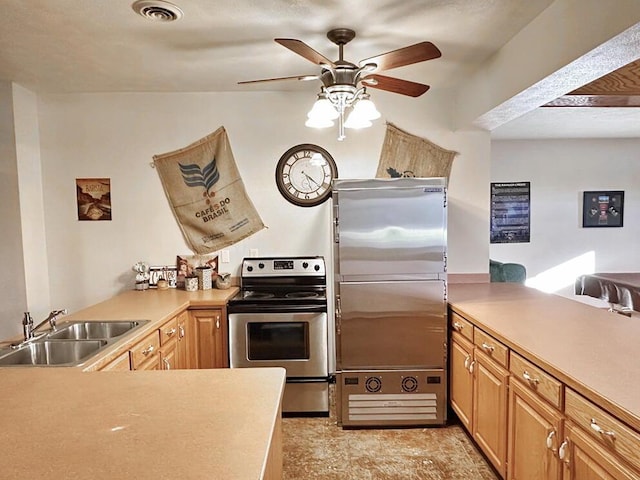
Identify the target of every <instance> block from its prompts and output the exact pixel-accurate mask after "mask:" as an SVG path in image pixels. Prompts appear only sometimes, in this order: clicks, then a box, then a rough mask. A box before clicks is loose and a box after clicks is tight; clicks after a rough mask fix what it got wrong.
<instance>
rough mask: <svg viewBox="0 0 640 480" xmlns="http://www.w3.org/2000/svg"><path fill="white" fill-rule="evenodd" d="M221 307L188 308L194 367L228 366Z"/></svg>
mask: <svg viewBox="0 0 640 480" xmlns="http://www.w3.org/2000/svg"><path fill="white" fill-rule="evenodd" d="M223 313H224V312H223V310H222V309H207V310H190V311H189V315H190V318H191V323H192V332H191V333H193V343H192V346H193V347H194V348H193V350H194V355H193V357H194V359H195V364H196V366H195V368H224V367H228V366H229V354H228V340H227V322H226V315H224V314H223Z"/></svg>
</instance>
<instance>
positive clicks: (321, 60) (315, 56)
mask: <svg viewBox="0 0 640 480" xmlns="http://www.w3.org/2000/svg"><path fill="white" fill-rule="evenodd" d="M275 41H276V42H278V43H279V44H280V45H282V46H283V47H286V48H288V49H289V50H291V51H292V52H294V53H297V54H298V55H300V56H301V57H304V58H306V59H307V60H309V61H310V62H312V63H315V64H316V65H323V64H325V65H331V66H332V67H335V65H334V63H333V62H332V61H331V60H329V59H328V58H327V57H325V56H324V55H322V54H321V53H318V52H316V51H315V50H314V49H313V48H311V47H310V46H309V45H307V44H306V43H304V42H302V41H300V40H295V39H293V38H276V39H275Z"/></svg>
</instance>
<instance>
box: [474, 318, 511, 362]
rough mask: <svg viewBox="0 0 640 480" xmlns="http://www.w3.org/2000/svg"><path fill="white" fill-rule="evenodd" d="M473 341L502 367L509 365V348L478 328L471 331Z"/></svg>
mask: <svg viewBox="0 0 640 480" xmlns="http://www.w3.org/2000/svg"><path fill="white" fill-rule="evenodd" d="M473 343H474V344H475V345H476V347H478V348H479V349H480V350H482V351H483V352H484V353H485V354H487V355H488V356H489V357H491V358H492V359H494V360H495V361H496V362H498V363H499V364H500V365H502V366H503V367H505V368H507V367H508V366H509V349H508V348H507V347H506V346H504V345H503V344H501V343H500V342H499V341H497V340H496V339H495V338H493V337H492V336H491V335H488V334H486V333H484V332H483V331H482V330H480V329H479V328H476V329H474V331H473Z"/></svg>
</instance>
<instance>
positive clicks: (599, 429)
mask: <svg viewBox="0 0 640 480" xmlns="http://www.w3.org/2000/svg"><path fill="white" fill-rule="evenodd" d="M591 428H592V429H593V430H595V431H596V432H598V433H599V434H600V435H601V436H603V437H605V438H610V439H611V440H615V439H616V432H614V431H613V430H604V429H603V428H602V427H601V426H600V425H598V422H596V419H595V418H592V419H591Z"/></svg>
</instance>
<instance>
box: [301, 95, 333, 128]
mask: <svg viewBox="0 0 640 480" xmlns="http://www.w3.org/2000/svg"><path fill="white" fill-rule="evenodd" d="M339 115H340V114H339V113H338V110H336V108H335V107H334V106H333V104H332V103H331V101H330V100H329V99H328V98H327V95H326V94H325V93H324V92H321V93H319V94H318V99H317V100H316V101H315V103H314V104H313V107H311V110H309V113H307V118H309V119H314V120H315V119H317V120H329V121H331V120H335V119H336V118H338V116H339ZM332 123H333V122H332Z"/></svg>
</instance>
